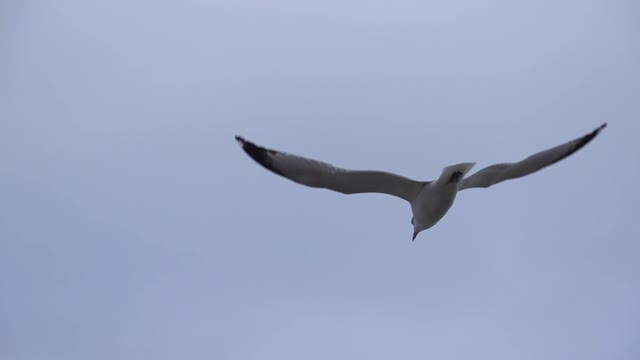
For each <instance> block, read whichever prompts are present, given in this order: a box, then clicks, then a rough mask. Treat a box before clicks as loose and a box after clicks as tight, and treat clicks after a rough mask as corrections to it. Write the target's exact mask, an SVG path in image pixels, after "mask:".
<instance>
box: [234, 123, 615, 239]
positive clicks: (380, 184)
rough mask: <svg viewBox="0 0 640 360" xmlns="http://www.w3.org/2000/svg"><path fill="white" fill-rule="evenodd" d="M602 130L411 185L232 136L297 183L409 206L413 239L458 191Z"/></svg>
mask: <svg viewBox="0 0 640 360" xmlns="http://www.w3.org/2000/svg"><path fill="white" fill-rule="evenodd" d="M606 126H607V124H606V123H605V124H602V125H601V126H599V127H598V128H596V129H595V130H593V131H592V132H590V133H588V134H586V135H584V136H581V137H579V138H577V139H575V140H572V141H569V142H567V143H564V144H562V145H558V146H556V147H553V148H551V149H547V150H543V151H541V152H538V153H536V154H533V155H531V156H529V157H527V158H526V159H524V160H521V161H518V162H513V163H502V164H495V165H491V166H488V167H486V168H484V169H482V170H480V171H478V172H476V173H475V174H473V175H470V176H466V175H467V173H468V172H469V170H471V168H472V167H473V166H474V165H475V163H461V164H456V165H451V166H447V167H445V168H444V169H443V170H442V174H441V175H440V177H439V178H438V179H437V180H435V181H416V180H412V179H409V178H406V177H403V176H400V175H396V174H393V173H388V172H384V171H373V170H349V169H343V168H338V167H335V166H333V165H331V164H328V163H325V162H322V161H318V160H313V159H309V158H305V157H302V156H297V155H293V154H288V153H285V152H282V151H277V150H272V149H267V148H264V147H261V146H258V145H255V144H253V143H252V142H250V141H247V140H245V139H243V138H242V137H240V136H236V140H237V141H238V143H240V145H241V146H242V148H243V149H244V151H245V152H246V153H247V154H248V155H249V156H250V157H251V158H252V159H254V160H255V161H256V162H258V163H259V164H260V165H262V166H264V167H265V168H267V169H269V170H271V171H272V172H274V173H276V174H278V175H281V176H283V177H286V178H288V179H290V180H293V181H295V182H297V183H299V184H302V185H307V186H310V187H315V188H325V189H329V190H334V191H337V192H341V193H343V194H357V193H383V194H389V195H393V196H397V197H399V198H401V199H404V200H406V201H408V202H409V203H410V204H411V210H412V212H413V219H412V220H411V223H412V224H413V227H414V232H413V240H415V238H416V236H417V235H418V233H419V232H420V231H422V230H426V229H428V228H430V227H432V226H434V225H435V224H437V223H438V221H440V219H442V218H443V217H444V215H445V214H446V213H447V211H449V209H450V208H451V206H452V205H453V202H454V200H455V197H456V195H457V193H458V192H459V191H461V190H465V189H469V188H486V187H489V186H492V185H495V184H497V183H499V182H502V181H505V180H510V179H516V178H519V177H523V176H526V175H529V174H532V173H534V172H536V171H538V170H540V169H542V168H545V167H547V166H549V165H552V164H554V163H556V162H558V161H560V160H562V159H564V158H566V157H568V156H570V155H571V154H573V153H574V152H576V151H578V150H579V149H581V148H582V147H584V146H585V145H586V144H588V143H589V142H590V141H591V140H593V139H594V138H595V137H596V136H597V135H598V134H599V133H600V131H602V130H603V129H604V128H605V127H606Z"/></svg>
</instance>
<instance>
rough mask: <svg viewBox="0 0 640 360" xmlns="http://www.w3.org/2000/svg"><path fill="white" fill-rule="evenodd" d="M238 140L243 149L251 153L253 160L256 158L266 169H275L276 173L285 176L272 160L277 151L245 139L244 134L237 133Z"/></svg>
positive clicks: (248, 153)
mask: <svg viewBox="0 0 640 360" xmlns="http://www.w3.org/2000/svg"><path fill="white" fill-rule="evenodd" d="M235 138H236V141H237V142H238V143H239V144H240V146H242V150H244V152H246V153H247V155H249V157H251V158H252V159H253V160H255V161H256V162H257V163H258V164H260V165H262V166H263V167H265V168H266V169H268V170H270V171H273V172H274V173H276V174H278V175H281V176H285V175H284V174H283V173H282V171H280V170H279V169H277V168H276V167H275V166H274V165H273V163H272V161H271V158H270V157H271V156H273V155H275V154H277V151H275V150H271V149H266V148H263V147H261V146H258V145H256V144H254V143H252V142H251V141H247V140H245V139H244V138H243V137H242V136H239V135H236V136H235Z"/></svg>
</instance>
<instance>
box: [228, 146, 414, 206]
mask: <svg viewBox="0 0 640 360" xmlns="http://www.w3.org/2000/svg"><path fill="white" fill-rule="evenodd" d="M236 140H237V141H238V143H239V144H240V146H242V149H243V150H244V151H245V152H246V153H247V154H248V155H249V156H250V157H251V158H252V159H253V160H255V161H256V162H257V163H259V164H260V165H262V166H264V167H265V168H267V169H269V170H271V171H272V172H274V173H276V174H278V175H281V176H284V177H285V178H287V179H289V180H293V181H295V182H297V183H299V184H302V185H307V186H310V187H314V188H325V189H329V190H333V191H337V192H341V193H343V194H358V193H383V194H389V195H393V196H397V197H399V198H402V199H405V200H407V201H412V200H413V199H415V198H416V197H417V196H418V194H419V193H420V191H421V190H422V186H423V185H424V184H425V182H421V181H415V180H411V179H408V178H406V177H403V176H400V175H396V174H392V173H388V172H383V171H363V170H348V169H342V168H338V167H335V166H333V165H331V164H328V163H325V162H322V161H318V160H313V159H308V158H305V157H302V156H297V155H292V154H288V153H285V152H281V151H277V150H272V149H266V148H263V147H261V146H258V145H256V144H254V143H252V142H250V141H247V140H245V139H243V138H242V137H240V136H236Z"/></svg>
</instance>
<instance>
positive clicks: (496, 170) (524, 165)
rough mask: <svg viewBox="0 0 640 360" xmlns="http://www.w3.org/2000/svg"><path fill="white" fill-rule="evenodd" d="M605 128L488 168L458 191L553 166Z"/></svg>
mask: <svg viewBox="0 0 640 360" xmlns="http://www.w3.org/2000/svg"><path fill="white" fill-rule="evenodd" d="M606 126H607V124H606V123H604V124H602V125H600V126H599V127H598V128H597V129H595V130H593V131H592V132H590V133H588V134H586V135H584V136H581V137H579V138H577V139H575V140H572V141H569V142H567V143H564V144H562V145H558V146H556V147H553V148H551V149H547V150H544V151H541V152H539V153H537V154H533V155H531V156H529V157H528V158H526V159H524V160H522V161H518V162H515V163H503V164H495V165H491V166H488V167H486V168H484V169H482V170H480V171H478V172H477V173H475V174H473V175H471V176H469V177H467V178H465V179H464V180H463V181H462V185H461V186H460V190H464V189H469V188H486V187H489V186H491V185H495V184H497V183H499V182H502V181H505V180H511V179H517V178H519V177H523V176H526V175H529V174H532V173H534V172H536V171H538V170H540V169H542V168H545V167H547V166H549V165H552V164H555V163H557V162H558V161H560V160H562V159H564V158H566V157H568V156H569V155H571V154H573V153H574V152H576V151H578V150H580V149H581V148H582V147H584V146H585V145H587V144H588V143H589V142H590V141H591V140H593V139H594V138H595V137H596V136H597V135H598V134H599V133H600V131H602V129H604V128H605V127H606Z"/></svg>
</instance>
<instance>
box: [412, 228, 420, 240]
mask: <svg viewBox="0 0 640 360" xmlns="http://www.w3.org/2000/svg"><path fill="white" fill-rule="evenodd" d="M418 232H419V231H418V230H413V238H411V241H415V240H416V236H418Z"/></svg>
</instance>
